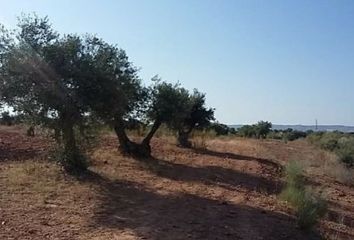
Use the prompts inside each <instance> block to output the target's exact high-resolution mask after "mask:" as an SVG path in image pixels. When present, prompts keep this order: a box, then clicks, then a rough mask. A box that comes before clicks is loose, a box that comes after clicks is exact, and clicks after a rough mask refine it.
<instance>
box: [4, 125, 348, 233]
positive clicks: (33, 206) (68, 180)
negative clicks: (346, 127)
mask: <svg viewBox="0 0 354 240" xmlns="http://www.w3.org/2000/svg"><path fill="white" fill-rule="evenodd" d="M49 147H50V141H48V140H47V139H45V138H41V137H34V138H31V137H27V136H26V135H25V134H24V131H23V130H22V129H21V128H15V127H1V128H0V191H1V195H0V239H21V240H22V239H97V240H98V239H119V240H131V239H134V240H135V239H153V240H160V239H161V240H162V239H181V240H184V239H257V240H258V239H264V240H268V239H354V221H353V220H354V204H353V201H354V189H353V187H349V186H345V185H343V184H341V183H339V182H337V181H335V180H334V179H332V178H330V177H328V176H326V175H325V174H323V173H321V171H317V172H316V171H313V172H311V173H309V176H308V178H309V179H310V180H311V181H310V182H311V184H313V185H314V186H315V187H316V188H320V189H323V190H324V191H325V192H326V196H327V199H328V200H329V213H328V215H327V216H326V217H325V219H324V220H322V221H321V222H320V224H319V225H318V226H317V227H316V229H315V230H314V231H313V232H310V233H305V232H303V231H301V230H299V229H298V228H297V227H296V220H295V217H294V216H293V213H292V211H291V209H290V208H288V207H287V206H286V204H285V203H284V202H282V201H280V200H279V199H278V197H277V194H278V193H279V192H280V191H281V188H282V178H281V170H282V167H283V166H284V165H285V164H286V162H287V161H289V160H295V159H301V160H302V161H308V162H314V161H315V160H316V159H321V158H323V157H325V156H326V154H324V153H323V152H322V151H320V150H317V149H316V148H314V147H312V146H309V145H308V144H307V143H306V142H305V141H297V142H291V143H283V142H279V141H268V140H267V141H257V140H245V139H216V140H211V141H209V142H208V150H190V149H180V148H177V147H176V146H175V145H174V142H173V140H171V139H169V138H159V139H154V141H153V146H152V148H153V156H154V158H153V159H150V160H146V161H141V160H140V161H139V160H136V159H133V158H130V157H124V156H121V155H120V154H119V153H118V152H117V150H116V149H117V145H116V140H115V138H114V136H106V137H104V138H102V140H101V142H100V146H99V147H97V149H95V151H94V152H93V153H92V156H91V158H92V162H91V164H92V166H91V167H90V172H89V173H88V174H87V175H86V176H83V177H80V178H74V177H72V176H68V175H66V174H64V173H63V172H62V171H61V170H60V168H59V167H58V166H57V165H55V164H54V163H51V162H48V161H47V159H46V158H47V157H46V155H45V154H46V152H47V150H48V148H49Z"/></svg>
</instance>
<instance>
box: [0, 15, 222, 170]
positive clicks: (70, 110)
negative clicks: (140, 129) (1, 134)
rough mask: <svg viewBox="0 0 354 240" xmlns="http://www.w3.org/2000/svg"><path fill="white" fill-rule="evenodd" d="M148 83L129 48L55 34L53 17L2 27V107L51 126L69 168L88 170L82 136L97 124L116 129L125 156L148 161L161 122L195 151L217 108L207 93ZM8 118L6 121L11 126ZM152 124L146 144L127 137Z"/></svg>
mask: <svg viewBox="0 0 354 240" xmlns="http://www.w3.org/2000/svg"><path fill="white" fill-rule="evenodd" d="M152 80H153V81H152V82H153V84H152V85H151V86H148V87H146V86H144V85H143V84H142V83H141V79H140V78H139V76H138V69H137V68H136V67H135V66H134V65H133V64H132V62H130V61H129V59H128V56H127V54H126V53H125V51H124V50H122V49H120V48H118V47H117V46H116V45H112V44H109V43H107V42H105V41H104V40H103V39H100V38H98V37H96V36H94V35H84V36H81V35H77V34H66V35H60V34H59V33H58V32H56V31H55V30H54V29H53V28H52V26H51V24H50V22H49V20H48V18H47V17H45V18H40V17H38V16H36V15H22V16H21V17H20V18H19V20H18V24H17V28H16V29H6V28H5V27H4V26H0V93H1V96H0V97H1V99H0V100H1V103H2V104H5V105H6V106H10V107H12V108H13V109H14V112H15V113H16V114H17V115H21V116H24V118H25V119H27V120H29V121H30V122H31V123H32V124H33V125H40V126H42V127H46V128H49V129H52V130H53V132H54V133H55V139H56V141H57V143H58V146H61V147H62V149H63V156H62V158H61V160H60V162H61V163H62V165H63V166H64V168H65V169H67V170H68V171H78V172H80V171H83V170H85V169H86V167H87V164H86V161H85V158H84V156H83V155H82V153H81V151H80V146H79V143H78V138H79V136H80V135H83V134H84V133H85V131H84V129H89V128H90V126H93V125H94V123H102V124H106V125H109V126H110V127H112V128H113V129H114V132H115V133H116V136H117V140H118V141H119V149H120V151H121V152H122V153H124V154H132V155H137V156H142V157H149V156H150V154H151V146H150V142H151V139H152V137H153V136H154V134H155V133H156V131H157V130H158V129H159V128H160V126H161V125H166V126H168V127H169V128H170V129H173V130H174V131H176V132H177V133H178V142H179V144H180V146H183V147H190V146H191V145H190V142H189V136H190V134H191V132H192V131H193V130H194V129H196V128H197V129H203V128H215V129H217V130H216V131H217V132H222V131H224V129H223V127H221V129H218V127H219V125H211V124H210V123H211V122H213V121H214V120H215V119H214V109H212V108H208V107H206V102H205V100H206V99H205V94H203V93H201V92H199V91H198V90H196V89H195V90H194V91H193V92H189V91H188V90H186V89H185V88H183V87H182V86H181V85H180V84H171V83H167V82H165V81H162V80H161V79H160V78H159V77H157V76H156V77H154V78H153V79H152ZM10 118H11V116H10V115H9V114H8V113H3V116H2V121H5V122H7V123H10V122H12V120H11V119H10ZM139 125H145V126H148V129H149V131H148V132H147V134H146V136H144V138H143V140H142V141H140V142H135V141H133V140H132V139H130V138H129V137H128V135H127V133H126V131H127V129H129V128H134V126H135V127H136V126H139Z"/></svg>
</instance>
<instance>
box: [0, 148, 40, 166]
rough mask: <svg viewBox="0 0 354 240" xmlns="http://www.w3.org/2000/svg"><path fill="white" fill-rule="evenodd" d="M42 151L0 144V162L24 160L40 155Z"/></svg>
mask: <svg viewBox="0 0 354 240" xmlns="http://www.w3.org/2000/svg"><path fill="white" fill-rule="evenodd" d="M40 153H41V151H39V150H37V149H34V148H32V149H19V148H11V147H8V146H5V147H3V146H0V162H4V161H9V160H11V161H23V160H28V159H33V158H35V157H37V156H39V155H40Z"/></svg>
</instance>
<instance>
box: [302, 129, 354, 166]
mask: <svg viewBox="0 0 354 240" xmlns="http://www.w3.org/2000/svg"><path fill="white" fill-rule="evenodd" d="M308 141H309V142H310V143H312V144H314V145H316V146H319V147H320V148H322V149H324V150H328V151H331V152H334V153H336V154H337V156H338V158H339V160H340V161H341V162H342V163H344V164H346V165H347V166H348V167H353V166H354V136H353V135H351V134H346V133H341V132H316V133H312V134H310V135H309V136H308Z"/></svg>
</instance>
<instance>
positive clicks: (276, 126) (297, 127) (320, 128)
mask: <svg viewBox="0 0 354 240" xmlns="http://www.w3.org/2000/svg"><path fill="white" fill-rule="evenodd" d="M229 126H230V127H233V128H236V129H237V128H240V127H242V126H243V125H240V124H235V125H229ZM288 128H292V129H294V130H298V131H303V132H306V131H308V130H313V131H316V126H315V125H279V124H273V129H277V130H285V129H288ZM317 131H327V132H332V131H340V132H354V126H344V125H318V126H317Z"/></svg>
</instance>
